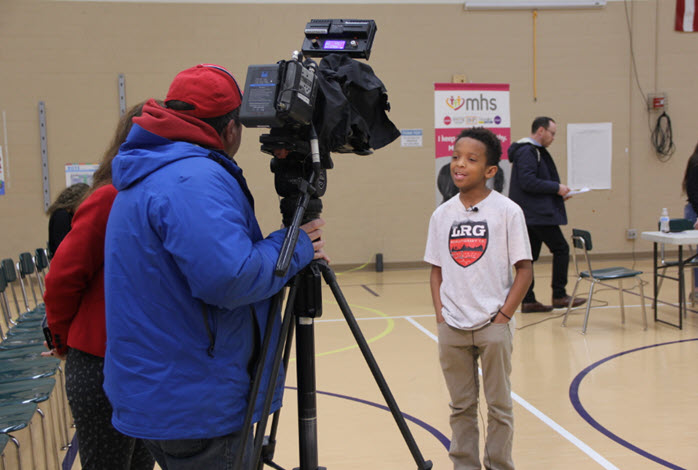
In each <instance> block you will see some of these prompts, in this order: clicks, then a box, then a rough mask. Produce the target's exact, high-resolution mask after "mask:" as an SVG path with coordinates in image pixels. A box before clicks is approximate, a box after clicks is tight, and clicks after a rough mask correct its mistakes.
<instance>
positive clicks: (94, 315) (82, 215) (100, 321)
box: [44, 185, 117, 357]
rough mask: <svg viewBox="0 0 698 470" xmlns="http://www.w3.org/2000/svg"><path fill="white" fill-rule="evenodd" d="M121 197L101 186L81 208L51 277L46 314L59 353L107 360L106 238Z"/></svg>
mask: <svg viewBox="0 0 698 470" xmlns="http://www.w3.org/2000/svg"><path fill="white" fill-rule="evenodd" d="M116 194H117V191H116V189H115V188H114V186H112V185H107V186H102V187H101V188H99V189H97V190H96V191H95V192H94V193H92V194H91V195H90V196H89V197H88V198H87V199H86V200H85V201H84V202H83V203H82V204H80V207H79V208H78V210H77V211H76V212H75V216H74V217H73V222H72V229H71V230H70V232H69V233H68V235H67V236H66V237H65V238H64V239H63V241H62V242H61V244H60V246H59V247H58V250H56V254H55V256H54V257H53V260H52V261H51V267H50V269H49V272H48V274H46V291H45V293H44V303H45V304H46V315H47V317H48V324H49V328H50V329H51V333H52V334H53V339H54V346H55V348H56V351H57V352H58V353H60V354H65V353H66V352H67V348H68V346H70V347H71V348H74V349H79V350H80V351H83V352H86V353H89V354H93V355H95V356H100V357H104V351H105V348H106V343H107V334H106V328H105V325H104V235H105V233H106V231H107V219H108V218H109V211H110V210H111V206H112V203H113V202H114V198H115V197H116Z"/></svg>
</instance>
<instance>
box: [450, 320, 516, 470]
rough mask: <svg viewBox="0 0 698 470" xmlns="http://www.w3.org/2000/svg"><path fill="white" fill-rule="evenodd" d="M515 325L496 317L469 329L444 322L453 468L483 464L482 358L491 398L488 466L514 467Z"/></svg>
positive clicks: (485, 460)
mask: <svg viewBox="0 0 698 470" xmlns="http://www.w3.org/2000/svg"><path fill="white" fill-rule="evenodd" d="M512 327H513V324H512V325H509V324H507V323H501V324H497V323H492V324H489V325H487V326H485V327H483V328H480V329H479V330H474V331H466V330H459V329H457V328H453V327H451V326H449V325H447V324H446V323H442V324H439V326H438V330H439V360H440V362H441V368H442V370H443V374H444V378H445V379H446V387H447V388H448V392H449V394H450V395H451V403H450V407H451V417H450V423H451V429H452V431H453V436H452V438H451V448H450V450H449V456H450V457H451V460H452V461H453V468H454V470H479V469H480V468H482V467H481V465H480V453H479V431H478V423H477V421H478V397H479V390H480V380H479V375H478V370H477V367H478V366H477V362H478V358H479V359H480V363H481V367H482V375H483V383H484V387H485V388H484V390H485V399H486V400H487V437H486V439H485V452H484V456H483V464H484V467H485V468H486V469H492V470H512V469H513V468H514V461H513V460H512V456H511V451H512V440H513V437H514V414H513V410H512V402H511V382H510V379H509V376H510V374H511V353H512V349H513V346H512V340H513V336H512Z"/></svg>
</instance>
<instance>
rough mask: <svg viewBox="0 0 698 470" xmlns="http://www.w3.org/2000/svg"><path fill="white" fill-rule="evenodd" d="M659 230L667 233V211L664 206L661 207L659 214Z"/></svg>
mask: <svg viewBox="0 0 698 470" xmlns="http://www.w3.org/2000/svg"><path fill="white" fill-rule="evenodd" d="M659 230H661V231H662V232H664V233H669V211H667V209H666V207H665V208H664V209H662V215H660V216H659Z"/></svg>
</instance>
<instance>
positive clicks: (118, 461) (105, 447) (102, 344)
mask: <svg viewBox="0 0 698 470" xmlns="http://www.w3.org/2000/svg"><path fill="white" fill-rule="evenodd" d="M142 109H143V104H139V105H136V106H134V107H133V108H131V109H130V110H129V111H128V112H127V113H126V114H124V116H122V118H121V120H120V121H119V125H118V127H117V129H116V133H115V135H114V139H113V141H112V143H111V145H110V146H109V148H108V149H107V151H106V152H105V154H104V157H103V159H102V162H101V164H100V166H99V168H98V169H97V171H96V172H95V173H94V175H93V180H92V187H91V190H90V191H91V192H90V194H89V196H88V197H87V199H85V201H84V202H83V203H82V204H80V206H79V207H78V209H77V211H76V212H75V215H74V217H73V221H72V229H71V230H70V232H69V233H68V235H67V236H66V237H65V238H64V239H63V241H62V243H61V245H60V248H59V249H58V250H57V251H56V253H55V256H54V257H53V260H52V262H51V267H50V270H49V272H48V274H47V275H46V291H45V294H44V302H45V304H46V316H47V318H48V324H49V328H50V330H51V333H52V335H53V342H54V349H52V350H51V351H50V352H47V353H44V355H52V356H56V357H59V358H61V359H65V361H66V364H65V378H66V393H67V396H68V403H69V405H70V410H71V412H72V414H73V419H74V420H75V427H76V433H77V441H78V451H79V455H80V463H81V464H82V469H83V470H152V469H153V468H154V466H155V460H154V458H153V456H152V455H151V454H150V452H149V451H148V450H147V449H146V448H145V446H144V445H143V442H142V441H141V440H139V439H134V438H131V437H128V436H125V435H123V434H121V433H120V432H119V431H117V430H116V429H114V427H113V426H112V424H111V415H112V407H111V405H110V403H109V401H108V399H107V396H106V394H105V393H104V390H103V388H102V384H103V382H104V373H103V369H104V353H105V349H106V342H107V335H106V328H105V320H104V235H105V233H106V229H107V219H108V218H109V212H110V210H111V206H112V203H113V202H114V198H115V197H116V193H117V191H116V189H115V188H114V186H113V185H112V184H111V162H112V159H113V158H114V156H115V155H116V154H117V152H118V150H119V146H120V145H121V143H122V142H123V141H124V140H125V139H126V136H127V135H128V133H129V131H130V130H131V125H132V122H131V120H132V118H133V117H135V116H139V115H140V114H141V110H142Z"/></svg>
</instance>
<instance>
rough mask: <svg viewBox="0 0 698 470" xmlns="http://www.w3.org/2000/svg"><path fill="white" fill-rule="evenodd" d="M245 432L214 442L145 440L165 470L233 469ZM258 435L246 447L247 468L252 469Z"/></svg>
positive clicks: (211, 440)
mask: <svg viewBox="0 0 698 470" xmlns="http://www.w3.org/2000/svg"><path fill="white" fill-rule="evenodd" d="M242 434H243V433H242V431H237V432H234V433H232V434H228V435H226V436H221V437H214V438H211V439H172V440H145V441H144V442H145V446H146V447H147V448H148V450H149V451H150V453H151V454H153V456H154V457H155V460H156V461H157V463H158V465H160V468H162V470H201V469H206V470H232V469H233V465H234V463H235V457H236V456H237V453H238V449H239V447H240V442H241V439H242ZM253 440H254V436H252V433H251V432H250V435H249V437H248V439H247V446H246V447H245V457H244V460H243V464H244V465H243V467H242V468H243V469H248V468H249V467H250V461H251V457H252V450H253V445H254V442H253Z"/></svg>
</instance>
